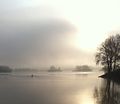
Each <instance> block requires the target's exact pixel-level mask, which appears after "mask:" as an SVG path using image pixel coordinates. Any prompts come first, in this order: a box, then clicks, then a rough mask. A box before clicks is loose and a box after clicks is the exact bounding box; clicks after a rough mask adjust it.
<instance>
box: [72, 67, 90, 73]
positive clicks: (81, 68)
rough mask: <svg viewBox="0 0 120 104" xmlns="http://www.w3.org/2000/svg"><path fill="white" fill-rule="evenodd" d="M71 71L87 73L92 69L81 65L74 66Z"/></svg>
mask: <svg viewBox="0 0 120 104" xmlns="http://www.w3.org/2000/svg"><path fill="white" fill-rule="evenodd" d="M73 71H81V72H88V71H92V69H91V68H90V67H89V66H88V65H81V66H76V68H75V70H73Z"/></svg>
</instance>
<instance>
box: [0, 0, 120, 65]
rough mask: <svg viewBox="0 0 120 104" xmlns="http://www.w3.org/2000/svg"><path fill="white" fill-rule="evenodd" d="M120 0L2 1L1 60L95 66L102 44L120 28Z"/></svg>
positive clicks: (0, 13)
mask: <svg viewBox="0 0 120 104" xmlns="http://www.w3.org/2000/svg"><path fill="white" fill-rule="evenodd" d="M119 5H120V1H119V0H0V64H1V65H9V66H11V67H40V66H49V65H57V66H74V65H82V64H88V65H95V62H94V55H95V51H96V49H97V46H99V44H100V43H101V42H102V41H104V39H105V38H106V37H107V36H108V35H111V33H112V32H116V31H117V32H118V31H119V29H120V12H119V11H120V6H119Z"/></svg>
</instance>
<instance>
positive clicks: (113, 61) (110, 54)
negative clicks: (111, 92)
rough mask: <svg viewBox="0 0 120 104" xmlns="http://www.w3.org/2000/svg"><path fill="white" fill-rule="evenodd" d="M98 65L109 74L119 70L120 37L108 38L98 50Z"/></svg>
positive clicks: (96, 57)
mask: <svg viewBox="0 0 120 104" xmlns="http://www.w3.org/2000/svg"><path fill="white" fill-rule="evenodd" d="M95 59H96V64H101V65H103V67H104V68H105V69H107V70H106V71H107V72H108V73H109V72H111V71H113V70H116V69H118V67H119V63H120V35H119V34H117V35H115V36H110V37H108V38H107V39H106V40H105V41H104V42H103V43H102V44H101V45H100V47H99V48H98V51H97V53H96V56H95Z"/></svg>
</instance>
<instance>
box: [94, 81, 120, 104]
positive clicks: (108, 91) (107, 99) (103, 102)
mask: <svg viewBox="0 0 120 104" xmlns="http://www.w3.org/2000/svg"><path fill="white" fill-rule="evenodd" d="M94 98H95V104H120V86H119V85H118V84H116V83H114V82H113V81H111V80H103V82H102V84H101V86H99V87H95V89H94Z"/></svg>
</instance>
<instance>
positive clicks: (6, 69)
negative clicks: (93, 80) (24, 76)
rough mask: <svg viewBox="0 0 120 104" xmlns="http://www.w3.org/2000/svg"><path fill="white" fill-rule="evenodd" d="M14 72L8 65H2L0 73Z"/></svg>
mask: <svg viewBox="0 0 120 104" xmlns="http://www.w3.org/2000/svg"><path fill="white" fill-rule="evenodd" d="M8 72H12V69H11V68H10V67H8V66H0V73H8Z"/></svg>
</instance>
